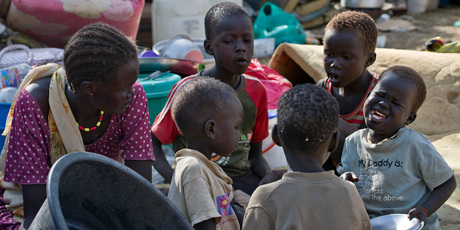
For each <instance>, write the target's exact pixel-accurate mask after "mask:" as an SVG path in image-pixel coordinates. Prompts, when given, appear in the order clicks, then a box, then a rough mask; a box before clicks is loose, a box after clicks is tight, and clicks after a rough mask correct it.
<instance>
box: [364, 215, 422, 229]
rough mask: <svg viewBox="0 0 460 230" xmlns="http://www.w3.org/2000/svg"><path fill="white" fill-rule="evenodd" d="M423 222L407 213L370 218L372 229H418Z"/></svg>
mask: <svg viewBox="0 0 460 230" xmlns="http://www.w3.org/2000/svg"><path fill="white" fill-rule="evenodd" d="M424 225H425V224H424V223H423V222H422V221H420V220H419V219H417V218H413V219H412V220H409V218H408V217H407V214H389V215H384V216H379V217H375V218H372V219H371V226H372V230H420V229H422V228H423V226H424Z"/></svg>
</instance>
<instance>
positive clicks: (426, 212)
mask: <svg viewBox="0 0 460 230" xmlns="http://www.w3.org/2000/svg"><path fill="white" fill-rule="evenodd" d="M419 208H421V209H422V210H423V211H425V214H426V217H428V211H427V210H426V209H425V208H424V207H422V206H420V207H419Z"/></svg>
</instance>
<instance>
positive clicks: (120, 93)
mask: <svg viewBox="0 0 460 230" xmlns="http://www.w3.org/2000/svg"><path fill="white" fill-rule="evenodd" d="M116 73H117V76H114V77H113V78H111V79H109V80H107V81H105V82H97V83H96V89H95V90H94V95H93V96H92V97H91V98H92V100H93V103H94V104H96V105H98V106H97V107H99V108H100V109H102V110H103V111H105V112H106V113H108V114H117V115H118V114H122V113H123V111H125V109H127V108H128V107H129V105H130V103H131V98H132V96H133V95H134V92H133V85H134V83H135V82H136V80H137V77H138V75H139V61H138V60H137V59H133V60H132V61H130V62H128V63H126V64H123V65H122V66H120V67H119V70H118V71H117V72H116Z"/></svg>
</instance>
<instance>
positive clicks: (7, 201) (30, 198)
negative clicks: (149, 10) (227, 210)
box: [0, 23, 154, 229]
mask: <svg viewBox="0 0 460 230" xmlns="http://www.w3.org/2000/svg"><path fill="white" fill-rule="evenodd" d="M64 67H65V68H62V67H61V66H59V65H57V64H48V65H44V66H39V67H37V68H35V69H33V70H31V71H30V72H29V74H28V75H27V76H26V78H25V80H24V82H23V83H21V87H20V88H21V89H20V90H19V91H18V92H19V93H18V97H17V100H15V101H14V102H13V105H12V108H14V114H13V115H14V117H12V121H11V123H9V122H8V121H9V120H8V121H7V124H6V128H5V130H6V131H9V135H8V139H7V142H6V143H5V146H7V151H2V152H3V153H2V154H1V156H2V160H1V164H0V165H2V166H3V167H4V168H2V172H4V182H3V183H1V186H2V196H1V198H0V205H1V206H2V207H0V210H1V211H0V212H1V215H0V228H1V229H4V228H8V229H10V228H11V229H18V228H19V227H20V226H21V222H22V220H21V219H22V218H24V217H25V220H24V222H23V225H22V227H25V228H26V229H27V228H28V227H29V225H30V223H31V222H32V220H33V219H34V217H35V215H36V213H37V212H38V210H39V209H40V207H41V205H42V204H43V201H44V200H45V199H46V178H47V176H48V174H49V172H50V169H51V167H52V165H53V164H54V162H56V161H57V160H58V159H59V158H60V157H61V156H63V155H65V154H67V153H69V152H81V151H87V152H94V153H98V154H101V155H104V156H107V157H110V158H112V159H114V160H118V161H121V162H124V163H125V164H126V165H127V166H128V167H130V168H132V169H134V170H135V171H136V172H138V173H139V174H141V175H142V176H144V177H145V178H146V179H147V180H151V177H152V166H151V164H152V161H153V160H154V157H153V150H152V144H151V142H150V137H149V131H148V130H149V124H150V122H149V114H148V107H147V97H146V95H145V92H144V89H143V88H142V86H141V85H140V84H139V83H137V82H136V80H137V77H138V75H139V60H138V58H137V46H136V45H135V44H134V41H132V40H130V39H128V38H127V37H126V36H125V35H123V34H122V33H121V32H119V31H118V30H116V29H115V28H113V27H111V26H109V25H106V24H101V23H97V24H91V25H87V26H85V27H83V28H82V29H81V30H79V31H77V32H76V33H75V34H74V35H73V36H72V37H71V38H70V40H69V42H68V44H67V46H66V48H65V53H64ZM11 114H12V113H10V115H11ZM10 124H11V125H10ZM10 127H11V130H10ZM18 143H21V145H18ZM4 160H6V163H5V161H4ZM5 182H7V183H5ZM8 182H9V183H8ZM19 184H20V185H22V191H21V186H20V185H19ZM14 188H15V189H14ZM3 189H6V190H5V191H4V193H3ZM12 194H13V195H16V196H14V197H15V198H17V199H11V198H12V196H11V195H12ZM22 194H23V196H20V195H22ZM18 195H19V196H18ZM22 204H24V208H22Z"/></svg>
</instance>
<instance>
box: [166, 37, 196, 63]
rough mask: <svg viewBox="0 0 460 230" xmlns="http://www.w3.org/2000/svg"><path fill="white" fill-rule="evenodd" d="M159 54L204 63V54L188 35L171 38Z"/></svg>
mask: <svg viewBox="0 0 460 230" xmlns="http://www.w3.org/2000/svg"><path fill="white" fill-rule="evenodd" d="M159 56H160V57H166V58H178V59H188V60H193V61H196V62H200V63H203V54H202V53H201V50H200V48H199V47H198V46H197V45H196V44H195V42H194V41H193V40H192V39H191V38H190V37H188V36H187V35H177V36H175V37H173V38H171V39H169V40H168V43H166V45H165V46H164V48H163V50H162V52H161V53H160V55H159Z"/></svg>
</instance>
